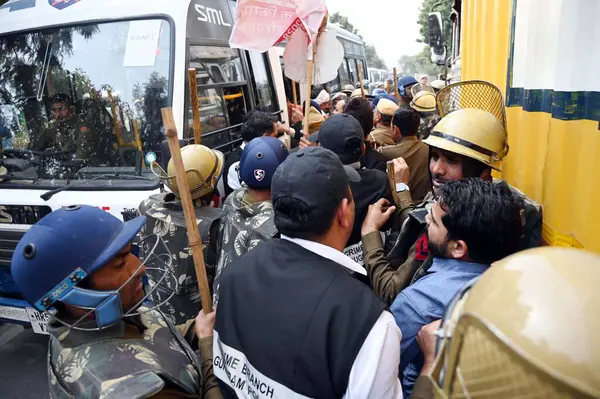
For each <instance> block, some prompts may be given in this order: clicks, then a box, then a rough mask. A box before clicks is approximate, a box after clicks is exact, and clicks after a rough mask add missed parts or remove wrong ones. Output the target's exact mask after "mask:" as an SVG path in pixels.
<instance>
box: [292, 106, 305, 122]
mask: <svg viewBox="0 0 600 399" xmlns="http://www.w3.org/2000/svg"><path fill="white" fill-rule="evenodd" d="M302 119H304V114H303V113H302V111H300V110H299V109H298V108H297V107H292V125H295V124H296V123H298V122H302Z"/></svg>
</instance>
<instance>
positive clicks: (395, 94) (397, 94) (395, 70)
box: [394, 67, 400, 102]
mask: <svg viewBox="0 0 600 399" xmlns="http://www.w3.org/2000/svg"><path fill="white" fill-rule="evenodd" d="M399 94H400V91H399V89H398V69H397V68H396V67H394V97H396V102H398V101H399V100H400V98H399V97H398V96H399Z"/></svg>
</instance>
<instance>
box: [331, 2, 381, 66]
mask: <svg viewBox="0 0 600 399" xmlns="http://www.w3.org/2000/svg"><path fill="white" fill-rule="evenodd" d="M329 22H330V23H333V24H337V25H339V26H340V27H341V28H342V29H346V30H347V31H348V32H350V33H353V34H355V35H357V36H358V37H360V38H361V39H362V40H363V42H364V45H365V58H366V59H367V65H368V66H369V67H371V68H377V69H387V65H386V64H385V61H383V59H382V58H381V57H380V56H379V54H377V49H376V48H375V46H372V45H370V44H367V43H366V42H365V41H364V39H363V37H362V35H361V34H360V33H359V31H358V29H356V28H355V27H354V25H352V23H351V22H350V21H349V20H348V17H345V16H343V15H341V14H340V13H339V12H336V13H334V14H332V15H330V16H329Z"/></svg>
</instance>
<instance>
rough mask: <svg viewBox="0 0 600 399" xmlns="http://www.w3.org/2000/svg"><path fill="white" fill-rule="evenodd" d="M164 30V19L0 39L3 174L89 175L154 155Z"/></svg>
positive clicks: (166, 73) (167, 51)
mask: <svg viewBox="0 0 600 399" xmlns="http://www.w3.org/2000/svg"><path fill="white" fill-rule="evenodd" d="M170 36H171V32H170V28H169V23H168V22H167V21H165V20H161V19H148V20H136V21H122V22H110V23H99V24H93V25H81V26H71V27H60V28H54V29H51V30H43V31H37V32H27V33H14V34H8V35H3V36H0V144H1V146H0V150H1V152H2V154H1V155H0V166H1V168H4V174H7V173H8V174H10V175H14V176H19V175H20V174H24V175H26V176H27V177H28V178H31V179H33V180H39V179H42V180H44V179H45V180H54V179H85V178H86V177H90V176H93V175H94V174H95V173H96V174H97V173H106V170H107V168H110V169H111V170H113V171H115V170H130V169H131V170H134V171H138V172H139V171H141V168H142V165H143V162H144V154H146V153H148V152H150V151H152V152H154V153H156V155H157V156H158V157H159V160H160V143H161V142H162V140H163V139H164V129H163V126H162V119H161V113H160V110H161V108H163V107H166V106H169V104H170V101H171V85H170V80H169V77H170V71H171V51H172V48H171V38H170ZM0 180H2V179H0ZM5 180H6V179H5ZM98 184H101V183H98Z"/></svg>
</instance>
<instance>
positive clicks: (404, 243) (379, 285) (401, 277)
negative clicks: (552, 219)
mask: <svg viewBox="0 0 600 399" xmlns="http://www.w3.org/2000/svg"><path fill="white" fill-rule="evenodd" d="M494 181H495V182H498V181H499V180H496V179H495V180H494ZM511 188H512V190H513V192H514V193H515V194H517V195H519V196H520V197H521V199H522V200H523V204H524V208H523V210H522V211H521V219H522V220H523V236H522V237H521V244H520V246H519V250H524V249H527V248H533V247H537V246H539V245H540V241H541V234H542V208H541V206H540V205H539V204H538V203H537V202H535V201H533V200H532V199H530V198H528V197H527V196H525V195H524V194H523V193H522V192H520V191H519V190H517V189H516V188H514V187H512V186H511ZM400 195H404V196H406V195H410V194H409V193H408V192H404V193H400ZM434 202H435V198H434V197H433V194H432V193H431V192H430V193H429V194H428V195H427V196H426V197H425V199H424V200H423V203H421V204H420V205H418V206H416V207H415V206H412V205H411V206H409V207H404V208H403V209H402V210H400V212H399V215H400V218H402V228H401V230H400V233H399V235H398V238H397V240H396V242H395V244H394V246H393V247H392V249H391V250H390V251H389V253H388V254H387V256H386V255H385V251H384V248H383V243H382V241H381V236H380V235H379V232H374V233H370V234H367V235H366V236H364V237H363V247H364V251H365V252H364V253H365V268H366V269H367V273H368V275H369V279H370V280H371V284H372V286H373V289H374V290H375V293H376V294H377V295H378V296H379V297H380V298H381V299H382V300H383V301H384V302H385V303H387V304H388V305H391V304H392V302H393V301H394V299H396V296H397V295H398V294H399V293H400V291H402V290H403V289H404V288H406V287H408V286H409V285H410V284H412V283H414V282H415V281H417V280H418V279H420V278H421V277H423V276H424V275H425V274H427V271H428V270H429V267H431V263H432V261H433V256H432V255H431V254H430V253H429V248H428V245H427V244H428V239H427V234H426V232H427V224H426V222H425V216H426V215H427V213H429V210H430V209H431V207H432V206H433V203H434Z"/></svg>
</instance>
